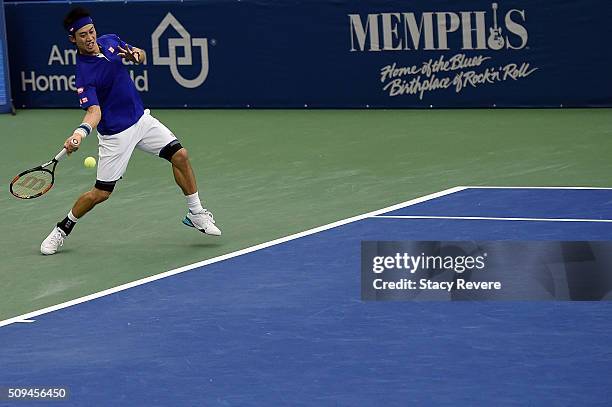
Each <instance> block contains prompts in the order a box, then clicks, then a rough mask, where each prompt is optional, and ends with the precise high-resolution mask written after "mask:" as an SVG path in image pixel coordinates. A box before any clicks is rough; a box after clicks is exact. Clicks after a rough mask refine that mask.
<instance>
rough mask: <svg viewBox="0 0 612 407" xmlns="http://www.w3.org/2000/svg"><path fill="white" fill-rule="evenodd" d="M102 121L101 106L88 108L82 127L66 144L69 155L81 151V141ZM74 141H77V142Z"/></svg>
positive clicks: (77, 129) (76, 130) (78, 128)
mask: <svg viewBox="0 0 612 407" xmlns="http://www.w3.org/2000/svg"><path fill="white" fill-rule="evenodd" d="M101 119H102V110H100V106H98V105H93V106H89V107H88V108H87V112H86V113H85V117H84V118H83V123H81V125H80V126H79V127H77V128H76V129H75V130H74V132H73V133H72V135H71V136H70V137H68V138H67V139H66V141H65V142H64V148H66V150H68V154H70V153H72V152H74V151H76V150H78V149H79V147H80V146H81V140H83V139H84V138H85V137H87V136H88V135H89V133H91V132H92V131H93V129H95V128H96V126H97V125H98V123H100V120H101ZM73 140H76V142H75V141H73Z"/></svg>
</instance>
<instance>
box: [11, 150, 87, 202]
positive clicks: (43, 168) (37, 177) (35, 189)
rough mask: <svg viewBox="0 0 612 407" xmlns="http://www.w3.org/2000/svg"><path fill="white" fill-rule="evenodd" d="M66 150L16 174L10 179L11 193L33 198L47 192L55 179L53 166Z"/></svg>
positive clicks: (23, 197)
mask: <svg viewBox="0 0 612 407" xmlns="http://www.w3.org/2000/svg"><path fill="white" fill-rule="evenodd" d="M74 141H76V140H73V142H74ZM75 144H76V143H75ZM67 152H68V150H66V149H65V148H62V151H60V152H59V153H57V155H56V156H55V157H54V158H53V159H52V160H51V161H48V162H46V163H44V164H42V165H39V166H38V167H34V168H30V169H29V170H26V171H23V172H22V173H20V174H19V175H17V176H16V177H15V178H13V180H12V181H11V186H10V189H11V194H13V195H15V196H16V197H17V198H21V199H33V198H38V197H39V196H41V195H43V194H45V193H47V192H49V190H50V189H51V187H52V186H53V182H54V181H55V167H56V166H57V163H58V162H60V160H61V159H62V158H64V157H65V156H66V153H67Z"/></svg>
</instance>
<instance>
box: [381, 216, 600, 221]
mask: <svg viewBox="0 0 612 407" xmlns="http://www.w3.org/2000/svg"><path fill="white" fill-rule="evenodd" d="M373 218H378V219H450V220H507V221H527V222H601V223H612V219H556V218H496V217H488V216H425V215H397V216H395V215H378V216H373Z"/></svg>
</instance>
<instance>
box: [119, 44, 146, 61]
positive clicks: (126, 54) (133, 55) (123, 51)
mask: <svg viewBox="0 0 612 407" xmlns="http://www.w3.org/2000/svg"><path fill="white" fill-rule="evenodd" d="M118 48H119V51H120V52H118V53H117V55H119V56H120V57H121V58H123V59H125V60H126V61H131V62H134V63H136V64H139V63H140V61H139V59H140V52H138V51H134V48H130V47H129V46H126V47H125V48H122V47H121V45H119V46H118Z"/></svg>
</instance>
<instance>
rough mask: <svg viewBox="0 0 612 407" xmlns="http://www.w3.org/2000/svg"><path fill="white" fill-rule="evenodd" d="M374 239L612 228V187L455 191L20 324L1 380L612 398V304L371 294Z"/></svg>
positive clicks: (241, 392) (326, 402) (314, 394)
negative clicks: (364, 266) (363, 273)
mask: <svg viewBox="0 0 612 407" xmlns="http://www.w3.org/2000/svg"><path fill="white" fill-rule="evenodd" d="M364 240H389V241H391V240H398V241H399V240H612V190H611V189H588V188H586V189H581V188H559V189H556V188H480V187H473V188H472V187H458V188H453V189H450V190H446V191H442V192H440V193H438V194H433V195H430V196H427V197H424V198H421V199H417V200H413V201H408V202H406V203H404V204H400V205H396V206H395V207H391V208H386V209H383V210H380V211H377V212H374V213H370V214H366V215H363V216H358V217H355V218H352V219H348V220H345V221H340V222H338V223H337V224H332V225H328V226H325V227H321V228H318V229H316V230H313V231H308V232H305V233H302V234H299V235H296V236H292V237H288V238H287V239H281V240H279V241H278V242H271V243H269V244H264V245H261V246H258V247H254V248H251V249H248V250H244V251H241V252H239V253H235V254H233V255H229V256H223V257H222V258H219V259H213V260H212V261H207V262H203V263H202V264H198V265H193V266H188V267H185V268H183V269H180V270H176V271H174V272H170V273H168V274H167V275H164V276H159V277H166V276H167V278H158V279H150V280H151V281H148V282H146V284H141V283H144V282H145V281H142V282H137V283H135V284H134V287H131V288H130V289H125V290H124V289H122V288H127V287H122V288H118V289H117V290H111V292H108V293H103V294H108V295H102V294H101V295H98V296H92V297H90V298H85V299H83V300H81V301H75V304H74V305H72V306H66V305H70V304H64V305H60V306H58V307H56V308H58V309H57V310H55V311H54V312H48V311H50V310H43V311H41V312H38V313H31V314H28V315H24V316H22V317H19V318H14V319H12V320H8V321H4V322H1V323H0V326H2V325H4V326H2V328H0V343H2V349H3V351H2V352H1V353H0V366H2V369H1V373H0V384H2V385H12V386H18V385H24V386H25V385H27V386H32V385H38V386H47V387H48V386H65V387H68V388H69V389H70V399H69V400H68V401H63V402H61V403H58V404H59V405H83V406H92V405H105V406H110V405H129V406H140V405H142V406H155V405H175V406H204V405H205V406H245V405H258V406H261V405H292V406H331V405H333V406H377V405H388V406H405V405H448V406H451V405H452V406H456V405H483V406H490V405H555V406H566V405H567V406H570V405H572V406H574V405H610V403H611V400H612V394H611V393H612V390H610V381H611V379H612V348H611V347H610V341H611V339H612V324H610V322H609V319H610V314H612V305H611V304H610V303H609V302H552V301H551V302H516V301H513V302H416V301H415V302H363V301H361V299H360V243H361V242H362V241H364ZM112 291H116V292H112ZM96 297H97V298H96ZM26 321H34V322H26ZM35 404H36V405H38V404H40V403H35ZM19 405H27V403H25V402H21V403H20V404H19Z"/></svg>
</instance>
